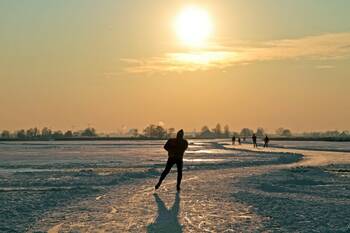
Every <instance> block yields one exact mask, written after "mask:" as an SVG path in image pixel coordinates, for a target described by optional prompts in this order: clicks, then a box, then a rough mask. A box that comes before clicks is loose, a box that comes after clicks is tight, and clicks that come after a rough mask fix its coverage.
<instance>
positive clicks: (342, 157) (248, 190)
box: [0, 140, 350, 232]
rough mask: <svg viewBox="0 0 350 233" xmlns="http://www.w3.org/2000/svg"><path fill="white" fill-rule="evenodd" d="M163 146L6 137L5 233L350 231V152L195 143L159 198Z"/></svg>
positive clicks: (2, 161) (1, 187)
mask: <svg viewBox="0 0 350 233" xmlns="http://www.w3.org/2000/svg"><path fill="white" fill-rule="evenodd" d="M163 144H164V141H116V142H103V141H98V142H38V143H37V142H35V143H32V142H25V143H19V142H14V143H1V144H0V206H1V207H2V208H1V209H0V218H1V220H2V221H0V232H24V231H29V232H47V231H50V232H162V231H167V232H169V230H171V231H172V232H261V231H267V232H268V231H274V232H279V231H280V232H290V231H297V232H313V230H314V229H315V227H316V226H317V227H318V228H317V229H318V230H320V231H321V232H322V231H324V232H327V231H330V230H332V229H337V230H339V231H340V232H342V231H344V230H346V229H347V227H348V225H347V224H348V223H347V222H346V221H348V220H349V219H348V217H347V216H349V213H348V212H347V211H348V209H350V208H349V198H350V195H349V182H348V178H349V171H350V168H349V167H348V164H350V161H349V158H350V157H349V155H348V154H347V153H341V154H339V153H340V152H338V154H334V153H335V152H334V153H333V152H320V151H305V150H295V149H278V148H274V149H268V150H262V149H258V150H252V149H251V147H250V145H242V146H241V147H238V146H236V147H235V148H233V147H232V146H229V145H228V143H227V141H226V142H225V141H223V142H222V141H221V140H220V141H218V140H192V141H190V146H189V151H188V152H187V153H186V154H185V161H184V163H185V165H184V180H183V185H182V191H181V194H180V195H178V196H177V195H176V192H175V184H176V173H175V171H176V169H174V172H172V173H171V174H169V177H167V179H166V180H165V181H164V184H163V185H162V187H161V189H160V190H159V191H157V195H155V193H154V190H153V186H154V184H155V182H156V181H157V179H158V176H159V174H160V172H161V171H162V169H163V167H164V163H165V161H166V159H167V155H166V153H165V151H164V150H163V149H162V146H163ZM300 148H304V145H300ZM319 149H320V148H319ZM301 154H303V155H304V156H305V159H303V160H301V159H302V155H301ZM310 166H311V167H310ZM302 206H307V208H303V207H302ZM343 208H347V210H345V211H344V210H343ZM342 212H343V214H344V215H342ZM293 213H295V215H293ZM332 214H333V215H332ZM321 215H322V216H321ZM283 216H286V217H288V218H284V217H283ZM341 216H343V218H341ZM293 222H294V223H293ZM308 222H309V225H307V224H306V223H308ZM348 222H349V221H348ZM292 223H293V224H292Z"/></svg>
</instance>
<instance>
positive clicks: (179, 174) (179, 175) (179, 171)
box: [176, 160, 183, 191]
mask: <svg viewBox="0 0 350 233" xmlns="http://www.w3.org/2000/svg"><path fill="white" fill-rule="evenodd" d="M176 167H177V184H176V189H177V191H180V186H181V179H182V167H183V161H182V160H181V161H178V162H176Z"/></svg>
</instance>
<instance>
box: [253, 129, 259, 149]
mask: <svg viewBox="0 0 350 233" xmlns="http://www.w3.org/2000/svg"><path fill="white" fill-rule="evenodd" d="M252 140H253V146H254V148H258V144H257V143H256V135H255V133H254V134H253V136H252Z"/></svg>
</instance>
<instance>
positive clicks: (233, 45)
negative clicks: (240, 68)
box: [122, 33, 350, 74]
mask: <svg viewBox="0 0 350 233" xmlns="http://www.w3.org/2000/svg"><path fill="white" fill-rule="evenodd" d="M349 56H350V33H335V34H324V35H318V36H308V37H303V38H297V39H285V40H274V41H260V42H249V43H247V42H245V43H242V42H225V43H222V44H221V45H216V46H212V47H209V48H207V49H205V50H202V51H195V52H191V51H190V52H173V53H166V54H163V55H162V56H157V57H149V58H143V59H130V58H124V59H122V62H124V63H125V65H126V67H125V70H124V71H126V72H128V73H133V74H153V73H168V72H177V73H181V72H188V71H203V70H204V71H205V70H213V69H221V70H222V69H225V68H227V67H232V66H235V65H242V64H251V63H254V62H259V61H273V60H298V59H309V60H331V59H343V58H346V57H349Z"/></svg>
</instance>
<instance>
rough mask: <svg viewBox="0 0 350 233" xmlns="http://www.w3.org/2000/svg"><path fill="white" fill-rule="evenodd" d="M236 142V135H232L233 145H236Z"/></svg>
mask: <svg viewBox="0 0 350 233" xmlns="http://www.w3.org/2000/svg"><path fill="white" fill-rule="evenodd" d="M235 143H236V137H235V136H232V145H234V144H235Z"/></svg>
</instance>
